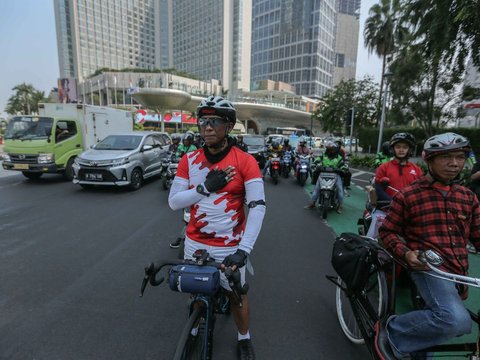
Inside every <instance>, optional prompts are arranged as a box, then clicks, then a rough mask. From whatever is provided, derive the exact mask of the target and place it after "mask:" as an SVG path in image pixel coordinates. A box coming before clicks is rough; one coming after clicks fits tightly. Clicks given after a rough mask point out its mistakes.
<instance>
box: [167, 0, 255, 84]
mask: <svg viewBox="0 0 480 360" xmlns="http://www.w3.org/2000/svg"><path fill="white" fill-rule="evenodd" d="M172 7H173V11H172V28H173V32H172V33H173V38H172V43H173V66H174V67H175V69H177V70H181V71H185V72H187V73H190V74H193V75H196V76H198V77H199V78H200V79H202V80H210V79H219V80H221V81H222V85H223V86H224V88H226V89H246V90H248V89H249V87H250V36H251V0H235V1H233V0H200V1H191V0H175V1H173V2H172Z"/></svg>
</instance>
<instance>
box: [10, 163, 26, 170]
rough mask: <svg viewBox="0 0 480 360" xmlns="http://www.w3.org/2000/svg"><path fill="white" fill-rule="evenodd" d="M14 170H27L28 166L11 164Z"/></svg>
mask: <svg viewBox="0 0 480 360" xmlns="http://www.w3.org/2000/svg"><path fill="white" fill-rule="evenodd" d="M13 168H14V169H19V170H28V164H13Z"/></svg>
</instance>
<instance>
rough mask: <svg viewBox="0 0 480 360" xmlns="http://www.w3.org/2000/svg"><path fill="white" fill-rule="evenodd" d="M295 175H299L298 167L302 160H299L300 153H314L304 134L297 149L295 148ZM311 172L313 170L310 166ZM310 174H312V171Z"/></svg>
mask: <svg viewBox="0 0 480 360" xmlns="http://www.w3.org/2000/svg"><path fill="white" fill-rule="evenodd" d="M295 155H296V156H295V177H296V176H297V175H298V169H299V166H300V162H299V161H298V155H312V151H311V150H310V149H309V147H308V146H307V140H305V138H304V137H303V136H302V137H301V138H300V140H299V141H298V145H297V149H296V150H295ZM308 170H309V172H310V171H311V170H310V168H309V169H308ZM310 176H312V174H311V173H310Z"/></svg>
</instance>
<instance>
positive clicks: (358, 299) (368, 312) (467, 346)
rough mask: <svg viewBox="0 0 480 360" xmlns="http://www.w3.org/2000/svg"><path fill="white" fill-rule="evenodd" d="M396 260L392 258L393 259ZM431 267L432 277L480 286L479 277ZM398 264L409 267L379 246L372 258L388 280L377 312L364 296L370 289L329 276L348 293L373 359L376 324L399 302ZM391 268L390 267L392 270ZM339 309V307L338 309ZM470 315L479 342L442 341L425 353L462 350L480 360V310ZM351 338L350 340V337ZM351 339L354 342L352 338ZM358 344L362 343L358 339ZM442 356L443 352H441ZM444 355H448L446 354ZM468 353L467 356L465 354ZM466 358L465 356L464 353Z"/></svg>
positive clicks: (375, 266) (389, 313)
mask: <svg viewBox="0 0 480 360" xmlns="http://www.w3.org/2000/svg"><path fill="white" fill-rule="evenodd" d="M392 260H393V261H392ZM426 264H427V265H428V266H429V268H430V269H431V270H432V271H428V272H426V273H427V274H429V275H430V276H434V277H439V278H442V279H444V280H448V281H453V282H456V283H461V284H467V285H471V286H475V287H480V279H477V278H472V277H468V276H463V275H457V274H451V273H447V272H444V271H442V270H440V269H438V268H436V266H434V265H432V264H430V263H428V262H426ZM396 266H402V267H406V264H404V263H402V262H400V261H398V260H397V259H394V258H393V257H392V256H390V255H389V253H388V252H387V251H386V250H384V249H378V251H377V257H376V258H374V259H373V264H372V272H373V273H375V272H378V274H380V275H379V278H382V277H383V278H384V279H387V282H386V286H385V291H384V292H383V293H382V294H383V295H384V296H386V299H383V300H382V304H383V305H385V308H384V309H382V308H381V307H379V309H378V311H375V309H374V307H373V306H372V304H371V300H370V299H368V297H366V296H365V294H367V293H368V288H365V287H364V288H363V289H360V290H358V291H356V292H351V291H349V290H348V289H347V288H346V287H343V286H342V285H341V284H339V282H338V280H337V279H336V278H335V277H332V276H327V278H328V279H329V280H330V281H332V282H333V283H335V284H336V285H337V286H338V287H339V288H340V289H341V290H342V291H344V292H345V293H346V296H347V298H348V300H349V301H350V304H351V309H352V312H353V314H354V315H355V320H356V322H357V324H358V327H359V329H360V332H361V334H362V337H363V339H364V340H365V343H366V345H367V347H368V350H369V352H370V354H371V356H372V358H373V359H378V355H377V354H376V352H375V350H374V338H375V330H374V324H375V322H376V321H377V320H379V319H386V318H388V317H389V316H391V315H393V314H394V312H395V303H396V301H395V300H396V287H397V286H396V279H395V274H396ZM389 267H390V269H389ZM337 311H338V308H337ZM467 311H468V312H469V314H470V317H471V319H472V321H473V322H475V323H476V324H477V327H478V331H479V333H478V335H477V340H476V342H470V343H468V342H464V343H456V344H440V345H436V346H433V347H430V348H428V349H425V350H424V351H425V352H429V353H459V352H468V353H469V354H468V356H469V358H470V359H472V360H478V359H480V350H479V349H480V313H477V314H475V313H473V312H472V311H471V310H469V309H467ZM350 340H351V339H350ZM351 341H352V342H355V341H353V340H351ZM355 343H357V344H358V343H361V342H359V341H357V342H355ZM440 356H442V355H440ZM444 356H445V355H444ZM462 356H465V355H462ZM465 357H466V356H465Z"/></svg>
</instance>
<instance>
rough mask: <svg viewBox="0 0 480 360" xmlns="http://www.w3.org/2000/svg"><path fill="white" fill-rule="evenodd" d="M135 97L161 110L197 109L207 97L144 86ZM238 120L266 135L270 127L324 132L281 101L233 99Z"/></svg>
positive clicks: (150, 106)
mask: <svg viewBox="0 0 480 360" xmlns="http://www.w3.org/2000/svg"><path fill="white" fill-rule="evenodd" d="M133 98H134V99H135V100H136V101H137V102H139V103H140V104H142V105H143V106H144V107H146V108H148V109H152V110H155V111H159V112H164V111H166V110H181V111H189V112H195V111H196V108H197V105H198V104H199V103H200V101H201V100H202V99H203V98H204V97H200V96H195V95H191V94H189V93H187V92H185V91H181V90H175V89H165V88H141V89H138V91H136V92H135V93H134V94H133ZM234 106H235V108H236V109H237V120H238V121H241V122H242V123H243V124H244V126H245V129H247V132H253V133H256V134H263V133H265V132H266V130H267V128H269V127H296V128H302V129H308V130H310V127H312V130H313V133H314V134H319V133H321V128H320V123H319V122H318V121H313V123H312V120H311V114H310V113H309V112H306V111H301V110H296V109H291V108H288V107H286V106H280V104H276V105H272V104H268V103H258V102H253V101H252V102H242V101H239V102H234Z"/></svg>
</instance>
